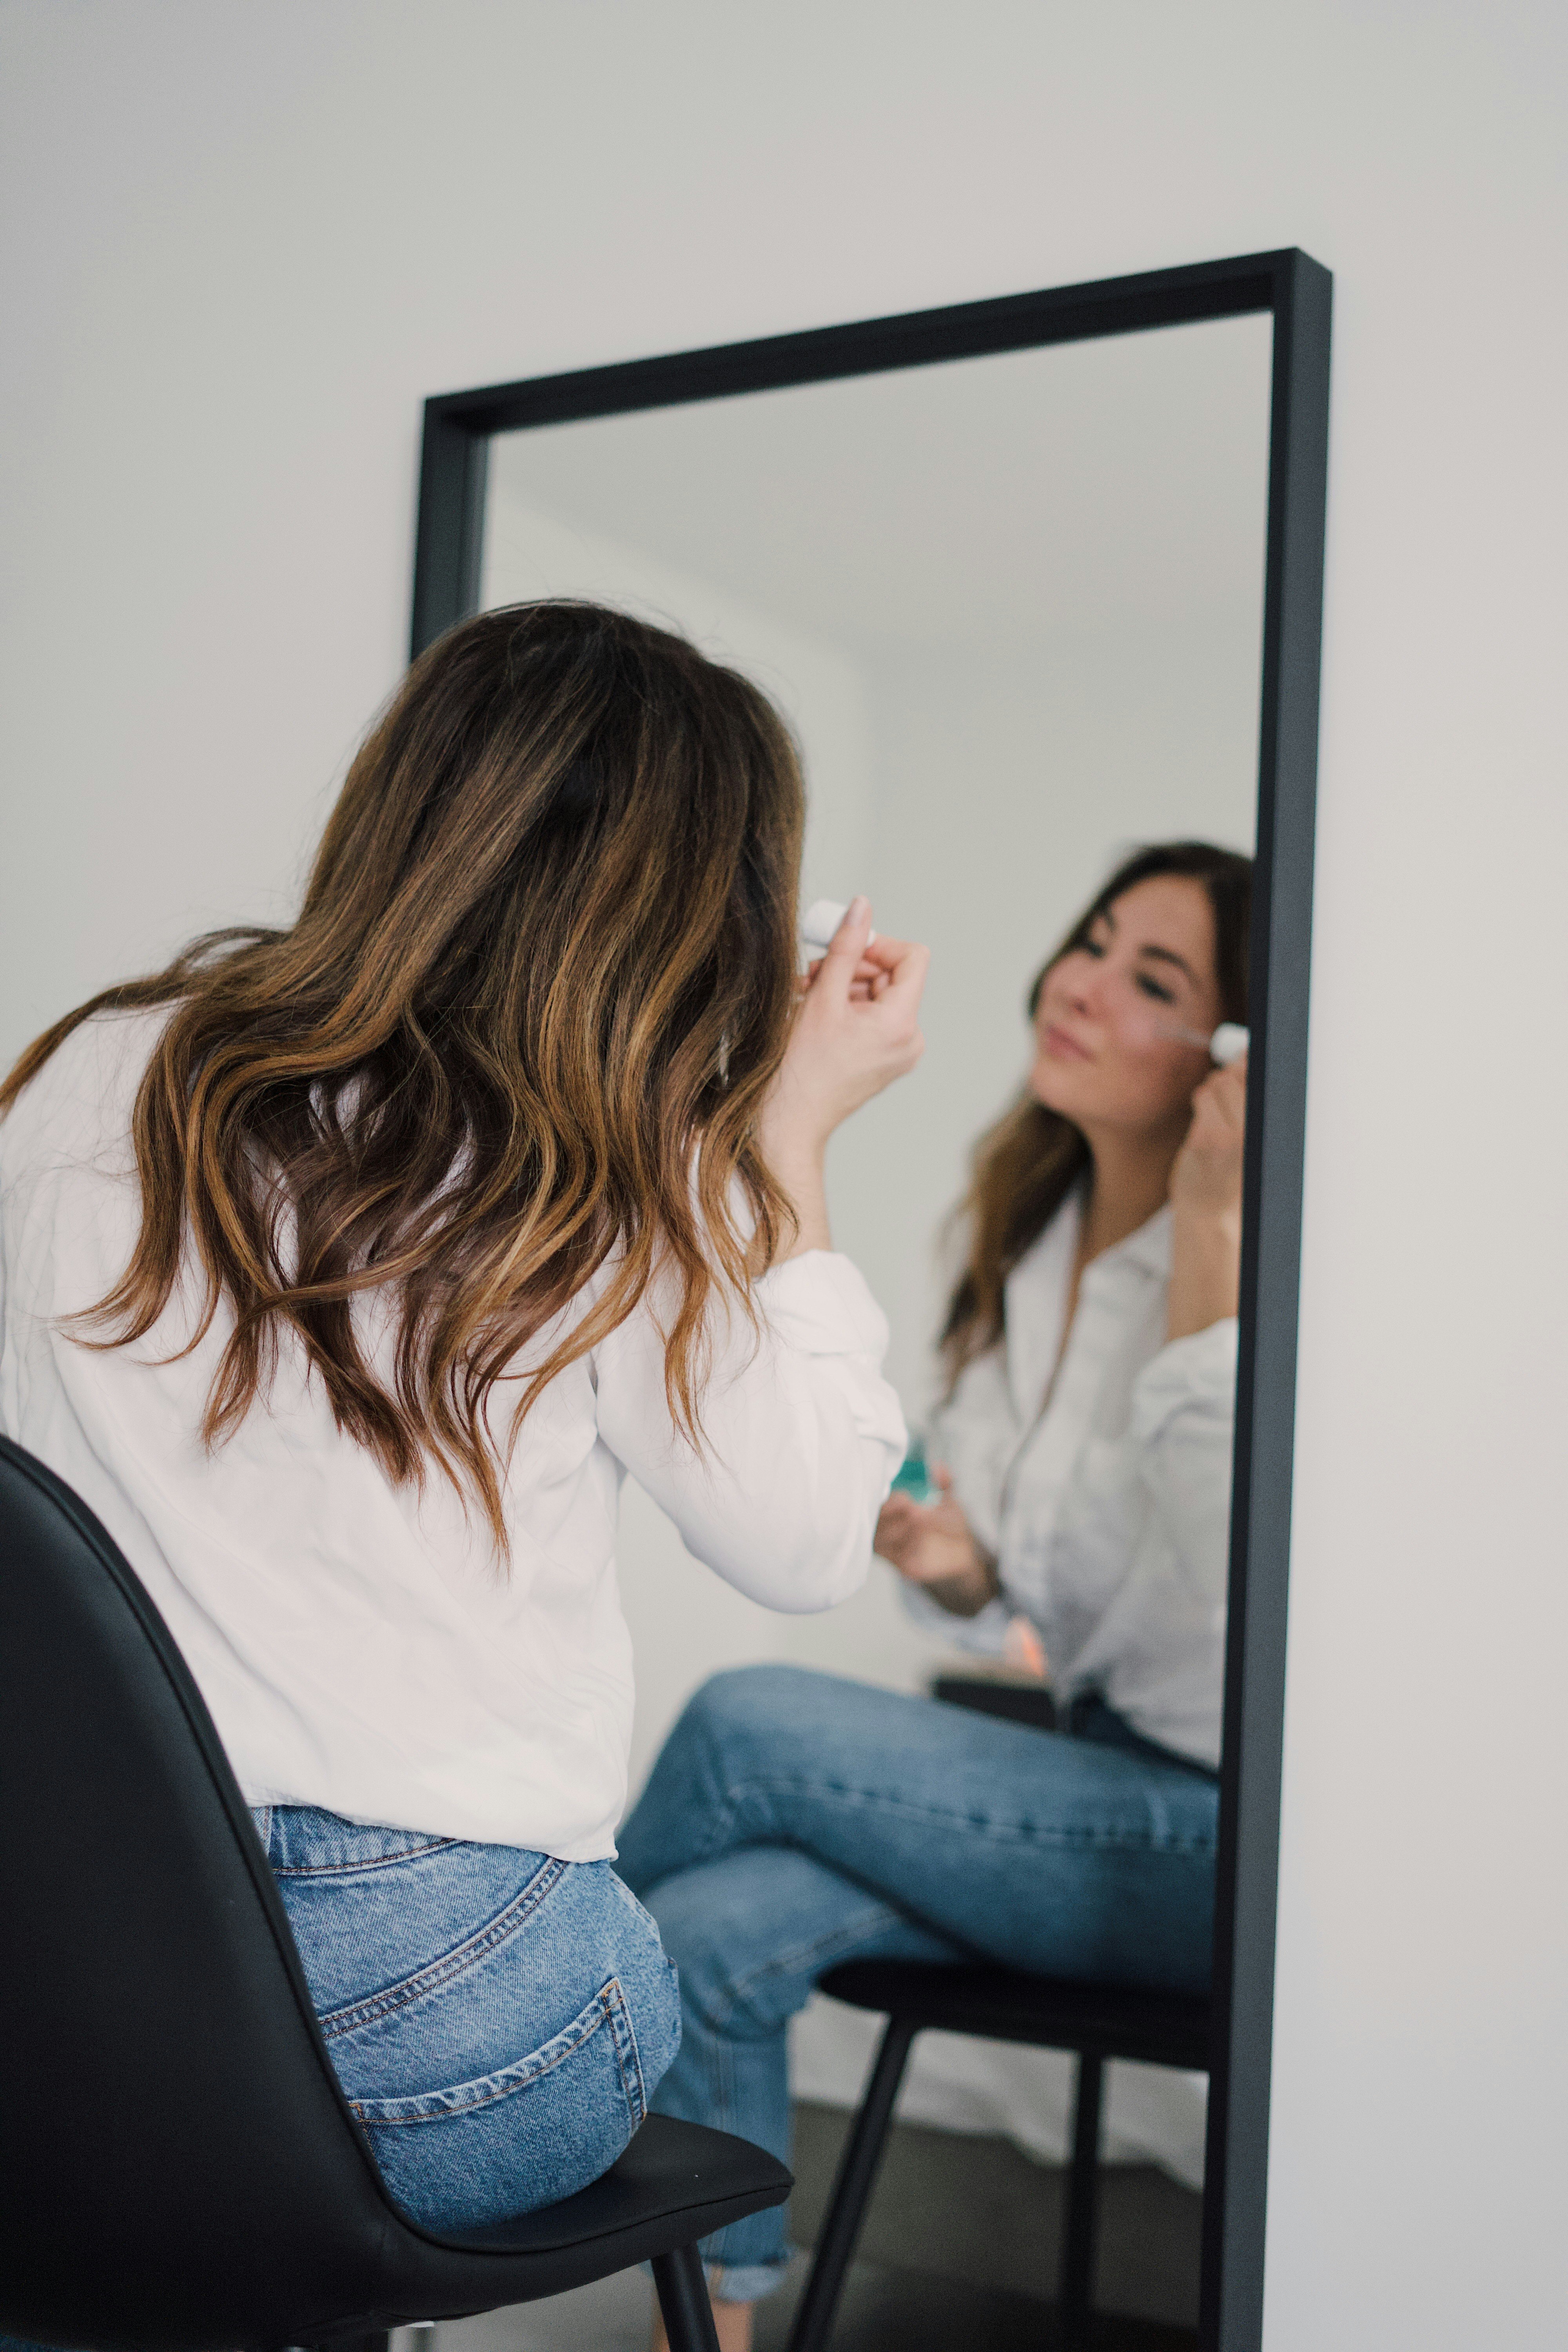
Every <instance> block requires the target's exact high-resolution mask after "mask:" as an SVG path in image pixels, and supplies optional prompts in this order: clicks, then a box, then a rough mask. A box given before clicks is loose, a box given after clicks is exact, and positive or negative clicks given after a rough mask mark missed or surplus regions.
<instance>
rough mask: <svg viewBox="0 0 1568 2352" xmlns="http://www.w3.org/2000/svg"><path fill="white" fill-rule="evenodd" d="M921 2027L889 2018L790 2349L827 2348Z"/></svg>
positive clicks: (806, 2351) (807, 2351) (840, 2169)
mask: <svg viewBox="0 0 1568 2352" xmlns="http://www.w3.org/2000/svg"><path fill="white" fill-rule="evenodd" d="M918 2030H919V2029H918V2028H917V2027H915V2026H913V2025H911V2024H910V2023H909V2022H908V2021H907V2020H906V2019H904V2018H901V2017H890V2018H889V2020H888V2030H887V2032H885V2033H884V2034H883V2036H882V2046H881V2048H880V2049H879V2051H878V2053H877V2063H876V2064H875V2066H873V2068H872V2069H871V2080H870V2084H869V2085H868V2089H867V2092H866V2096H865V2098H864V2099H863V2100H862V2101H861V2104H860V2112H859V2114H858V2116H856V2118H855V2126H854V2129H853V2130H852V2131H851V2133H850V2135H849V2141H848V2145H847V2147H846V2148H845V2150H844V2155H843V2158H842V2159H841V2161H840V2163H839V2167H838V2178H837V2180H836V2181H835V2182H834V2184H833V2194H832V2196H831V2198H830V2199H829V2200H828V2204H827V2214H826V2220H825V2221H824V2222H823V2225H822V2235H821V2237H820V2238H819V2239H818V2241H817V2246H816V2261H815V2262H814V2263H812V2266H811V2275H810V2277H809V2278H808V2279H807V2280H806V2283H805V2294H803V2295H802V2297H801V2299H800V2309H799V2310H798V2311H797V2312H796V2314H795V2326H794V2327H793V2328H792V2329H791V2330H790V2339H789V2352H822V2347H823V2346H824V2345H825V2344H826V2341H827V2337H828V2332H829V2330H830V2329H831V2327H832V2326H833V2318H834V2314H835V2313H836V2312H837V2308H838V2298H839V2296H840V2294H842V2293H843V2291H844V2277H845V2273H846V2272H847V2270H848V2268H849V2262H850V2257H851V2255H852V2254H853V2253H854V2252H855V2245H856V2241H857V2240H858V2237H859V2235H860V2224H861V2222H862V2221H864V2220H865V2218H866V2207H867V2204H868V2201H869V2199H870V2195H871V2190H872V2187H873V2185H874V2184H875V2181H876V2179H877V2167H878V2166H879V2164H880V2162H881V2160H882V2150H883V2147H884V2146H885V2145H886V2142H887V2137H888V2126H889V2124H890V2123H891V2122H892V2119H893V2102H894V2100H895V2099H896V2098H897V2097H898V2095H899V2084H900V2083H901V2082H902V2081H903V2079H904V2069H905V2067H906V2066H907V2065H908V2064H909V2063H910V2045H911V2044H912V2042H913V2041H914V2038H915V2034H916V2032H917V2031H918Z"/></svg>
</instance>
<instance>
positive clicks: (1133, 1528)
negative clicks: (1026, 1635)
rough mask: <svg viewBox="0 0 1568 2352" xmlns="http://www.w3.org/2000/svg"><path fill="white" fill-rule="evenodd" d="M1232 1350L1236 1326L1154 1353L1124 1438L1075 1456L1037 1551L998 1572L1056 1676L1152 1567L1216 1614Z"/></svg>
mask: <svg viewBox="0 0 1568 2352" xmlns="http://www.w3.org/2000/svg"><path fill="white" fill-rule="evenodd" d="M1236 1350H1237V1325H1236V1322H1235V1320H1234V1319H1230V1320H1227V1321H1225V1322H1221V1323H1215V1324H1212V1325H1211V1326H1210V1327H1209V1328H1208V1329H1206V1330H1204V1331H1198V1332H1194V1333H1193V1334H1192V1336H1191V1337H1190V1338H1187V1339H1175V1340H1173V1341H1171V1342H1170V1343H1169V1345H1167V1346H1166V1347H1163V1348H1162V1349H1161V1350H1160V1352H1159V1353H1158V1355H1156V1356H1155V1357H1153V1358H1152V1360H1151V1361H1150V1362H1149V1363H1147V1364H1146V1365H1145V1366H1144V1367H1143V1369H1142V1371H1141V1372H1140V1373H1139V1375H1138V1378H1137V1380H1136V1381H1135V1382H1134V1384H1133V1390H1132V1401H1131V1402H1132V1409H1131V1419H1130V1421H1129V1423H1128V1427H1127V1431H1126V1433H1125V1435H1124V1436H1121V1437H1119V1438H1114V1439H1110V1438H1094V1439H1091V1440H1090V1442H1089V1444H1088V1445H1087V1446H1086V1447H1085V1448H1084V1451H1083V1454H1082V1455H1081V1456H1080V1457H1079V1462H1078V1464H1077V1465H1076V1467H1075V1469H1074V1472H1073V1475H1072V1477H1071V1479H1070V1481H1069V1483H1068V1488H1067V1491H1066V1493H1065V1494H1064V1496H1063V1497H1062V1502H1061V1507H1060V1509H1059V1512H1058V1516H1057V1518H1056V1523H1055V1526H1054V1528H1053V1529H1052V1531H1051V1534H1050V1537H1049V1539H1048V1542H1047V1546H1046V1548H1045V1549H1044V1551H1043V1553H1041V1554H1039V1555H1038V1556H1037V1557H1034V1558H1031V1557H1030V1556H1029V1552H1028V1549H1027V1547H1023V1548H1021V1549H1022V1552H1023V1557H1022V1558H1021V1559H1019V1561H1018V1563H1017V1565H1016V1567H1015V1568H1014V1572H1013V1574H1012V1575H1011V1576H1008V1575H1007V1574H1006V1568H1005V1570H1004V1575H1005V1581H1006V1583H1007V1584H1008V1586H1009V1588H1010V1589H1011V1590H1012V1591H1013V1592H1014V1594H1015V1595H1016V1599H1017V1600H1018V1601H1020V1602H1022V1604H1023V1605H1024V1606H1026V1608H1027V1609H1028V1611H1029V1613H1030V1615H1031V1616H1033V1617H1035V1618H1036V1620H1037V1622H1039V1623H1040V1625H1041V1628H1042V1631H1043V1632H1044V1634H1045V1638H1046V1645H1047V1649H1048V1650H1049V1652H1050V1655H1051V1660H1052V1664H1053V1665H1054V1666H1055V1667H1056V1668H1057V1670H1058V1673H1061V1674H1068V1673H1069V1672H1070V1671H1071V1669H1072V1667H1073V1664H1074V1663H1075V1661H1076V1660H1078V1659H1079V1657H1081V1656H1082V1655H1083V1654H1084V1653H1085V1651H1086V1650H1088V1649H1089V1645H1090V1644H1091V1643H1093V1642H1094V1641H1095V1638H1096V1635H1097V1634H1098V1633H1100V1628H1101V1626H1102V1624H1103V1623H1104V1622H1105V1620H1106V1618H1107V1614H1108V1612H1110V1609H1111V1608H1112V1606H1113V1604H1114V1603H1116V1602H1117V1601H1118V1599H1119V1597H1120V1595H1121V1593H1122V1591H1123V1590H1124V1589H1125V1588H1127V1587H1129V1586H1130V1585H1131V1583H1132V1582H1133V1581H1134V1580H1136V1579H1138V1578H1139V1577H1140V1576H1141V1575H1142V1573H1143V1572H1144V1570H1145V1566H1146V1563H1148V1562H1149V1561H1151V1560H1152V1559H1157V1560H1158V1561H1159V1562H1160V1564H1161V1565H1160V1575H1161V1578H1162V1580H1168V1579H1170V1578H1172V1577H1174V1578H1175V1579H1176V1580H1178V1582H1179V1583H1180V1584H1181V1585H1183V1586H1184V1587H1185V1601H1184V1605H1185V1606H1186V1607H1187V1608H1193V1607H1196V1608H1197V1609H1198V1610H1199V1611H1201V1612H1207V1611H1212V1610H1214V1609H1215V1608H1218V1607H1220V1606H1221V1605H1223V1603H1224V1601H1225V1595H1226V1573H1227V1567H1228V1560H1229V1537H1230V1465H1231V1445H1232V1437H1233V1433H1234V1429H1235V1423H1236ZM1020 1570H1022V1573H1020V1572H1019V1571H1020Z"/></svg>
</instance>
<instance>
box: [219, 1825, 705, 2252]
mask: <svg viewBox="0 0 1568 2352" xmlns="http://www.w3.org/2000/svg"><path fill="white" fill-rule="evenodd" d="M256 1823H257V1827H258V1831H259V1832H260V1834H261V1839H262V1843H263V1844H264V1845H265V1846H266V1848H267V1857H268V1861H269V1862H270V1863H271V1864H272V1868H273V1871H274V1873H275V1874H276V1876H277V1879H278V1885H279V1892H280V1893H281V1895H282V1897H283V1907H284V1909H285V1910H286V1911H287V1912H288V1914H289V1926H290V1927H292V1929H293V1931H294V1940H295V1942H296V1943H297V1944H298V1946H299V1948H300V1959H301V1961H302V1962H303V1964H304V1969H305V1977H306V1980H307V1982H308V1983H309V1985H310V1998H311V2000H312V2001H313V2002H314V2004H315V2008H316V2013H317V2015H318V2017H319V2018H320V2020H321V2031H322V2032H323V2034H324V2035H325V2037H326V2043H327V2050H328V2053H329V2054H330V2056H331V2062H332V2065H333V2068H334V2069H335V2071H336V2074H337V2076H338V2080H339V2081H340V2082H341V2083H342V2086H343V2089H344V2090H345V2091H346V2093H347V2094H348V2097H349V2100H350V2103H351V2105H353V2110H354V2113H355V2114H356V2115H357V2116H358V2117H359V2119H360V2121H361V2123H362V2124H363V2126H364V2128H365V2130H366V2132H367V2133H368V2135H369V2137H370V2142H371V2145H372V2147H374V2151H375V2158H376V2162H377V2164H378V2165H379V2166H380V2168H381V2171H382V2175H383V2178H384V2180H385V2182H386V2185H387V2187H388V2188H389V2189H391V2191H392V2193H393V2195H394V2196H395V2198H396V2199H397V2201H398V2203H399V2204H400V2205H402V2206H403V2207H405V2210H407V2211H408V2212H410V2213H411V2214H413V2215H414V2217H415V2219H416V2221H424V2222H426V2223H427V2224H428V2225H430V2226H432V2227H436V2228H439V2227H440V2226H442V2225H443V2224H447V2225H449V2226H460V2225H465V2224H469V2223H475V2222H481V2221H493V2220H497V2219H499V2218H500V2217H501V2216H503V2215H506V2214H509V2213H526V2212H530V2211H531V2210H533V2208H534V2207H535V2206H538V2205H552V2204H553V2203H554V2202H555V2201H556V2200H557V2199H558V2198H562V2197H567V2196H570V2195H571V2193H572V2191H573V2190H574V2189H582V2188H584V2187H585V2186H586V2185H587V2183H588V2182H589V2181H590V2180H596V2179H598V2177H599V2175H600V2174H601V2173H602V2172H605V2171H607V2170H608V2168H609V2167H610V2166H611V2165H612V2164H613V2163H614V2162H615V2160H616V2157H618V2156H619V2155H620V2153H621V2151H622V2149H623V2148H624V2147H626V2142H627V2141H628V2140H629V2139H630V2138H631V2136H632V2134H633V2133H634V2132H635V2131H636V2130H637V2126H638V2125H639V2124H640V2123H641V2121H642V2119H643V2116H644V2115H645V2114H646V2113H647V2101H648V2097H649V2095H650V2094H651V2093H652V2090H653V2087H654V2085H655V2084H656V2083H658V2079H659V2077H660V2076H661V2075H662V2074H663V2073H664V2072H665V2070H666V2068H667V2067H668V2064H669V2062H670V2060H671V2059H672V2058H673V2057H674V2055H675V2051H676V2045H677V2043H678V2042H679V2038H680V2012H679V1997H678V1994H677V1990H676V1982H675V1971H674V1969H672V1968H671V1966H670V1964H669V1962H668V1959H667V1958H665V1956H664V1953H663V1951H662V1950H661V1949H660V1947H659V1940H658V1929H657V1928H656V1927H655V1926H654V1924H653V1921H652V1920H651V1919H650V1918H649V1917H648V1916H647V1912H646V1911H645V1910H644V1909H643V1907H642V1906H641V1904H640V1903H638V1902H637V1899H636V1897H635V1896H634V1895H632V1894H631V1893H630V1892H629V1891H628V1890H627V1888H626V1886H625V1885H623V1884H622V1882H621V1880H620V1878H619V1877H618V1876H617V1875H616V1872H615V1871H614V1870H613V1869H612V1868H611V1866H610V1864H608V1863H607V1862H588V1863H572V1862H558V1861H556V1860H554V1859H553V1858H552V1856H551V1855H549V1854H543V1853H529V1852H526V1851H524V1850H523V1849H521V1848H519V1847H515V1846H501V1845H476V1844H471V1843H464V1842H462V1841H460V1840H455V1839H451V1838H437V1837H427V1836H425V1835H422V1834H420V1833H419V1832H416V1831H411V1830H389V1829H365V1828H361V1827H358V1826H356V1825H355V1824H354V1823H353V1822H345V1821H342V1820H340V1819H339V1817H338V1816H337V1814H335V1813H327V1812H321V1811H318V1810H317V1809H315V1808H314V1807H311V1806H304V1805H277V1806H270V1807H265V1808H262V1809H261V1810H259V1811H258V1812H257V1814H256Z"/></svg>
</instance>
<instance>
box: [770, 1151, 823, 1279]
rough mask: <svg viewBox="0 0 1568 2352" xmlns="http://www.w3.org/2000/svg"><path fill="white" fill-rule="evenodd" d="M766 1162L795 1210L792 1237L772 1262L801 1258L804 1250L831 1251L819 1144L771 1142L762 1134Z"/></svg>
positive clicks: (821, 1155)
mask: <svg viewBox="0 0 1568 2352" xmlns="http://www.w3.org/2000/svg"><path fill="white" fill-rule="evenodd" d="M763 1150H764V1151H765V1152H766V1154H767V1160H768V1165H769V1167H770V1168H771V1169H772V1171H773V1175H774V1177H775V1178H776V1180H777V1181H778V1184H779V1186H780V1188H781V1190H782V1191H783V1192H784V1197H785V1199H786V1200H787V1201H788V1202H789V1204H790V1207H791V1209H792V1210H793V1211H794V1212H795V1238H794V1240H793V1242H786V1244H785V1246H784V1248H783V1249H781V1250H780V1252H779V1254H778V1258H777V1259H776V1260H775V1261H774V1262H775V1264H782V1262H783V1261H784V1259H785V1258H791V1257H800V1256H802V1255H804V1254H805V1251H807V1250H830V1249H831V1248H832V1247H833V1234H832V1232H831V1231H830V1229H829V1226H828V1223H827V1187H826V1180H825V1176H824V1171H823V1158H824V1153H823V1150H822V1148H821V1147H820V1146H816V1147H814V1146H812V1145H810V1144H805V1145H797V1144H794V1143H793V1142H791V1141H790V1140H789V1139H774V1140H772V1141H770V1140H769V1139H767V1138H766V1136H765V1135H764V1139H763Z"/></svg>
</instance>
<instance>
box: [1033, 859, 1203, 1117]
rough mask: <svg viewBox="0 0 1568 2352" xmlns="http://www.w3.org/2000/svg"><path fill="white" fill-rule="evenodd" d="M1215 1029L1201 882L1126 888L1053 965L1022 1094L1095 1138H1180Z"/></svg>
mask: <svg viewBox="0 0 1568 2352" xmlns="http://www.w3.org/2000/svg"><path fill="white" fill-rule="evenodd" d="M1220 1017H1221V1006H1220V995H1219V986H1218V982H1216V980H1215V929H1214V912H1213V909H1212V908H1211V907H1210V905H1209V899H1208V893H1207V891H1206V890H1205V888H1204V886H1203V884H1202V883H1201V882H1194V881H1192V880H1190V879H1189V878H1188V877H1185V876H1184V875H1173V874H1162V875H1156V876H1154V877H1152V878H1151V879H1150V880H1148V881H1146V882H1135V883H1134V884H1133V885H1132V887H1131V889H1130V890H1124V891H1123V892H1122V894H1121V897H1120V898H1116V899H1113V900H1112V902H1111V904H1110V907H1109V908H1107V909H1106V911H1105V913H1104V914H1102V915H1097V916H1096V918H1095V919H1094V921H1093V923H1092V924H1091V925H1090V927H1089V933H1088V935H1087V937H1086V939H1085V940H1084V941H1083V942H1082V943H1081V944H1080V945H1079V946H1078V947H1075V948H1069V949H1068V952H1067V954H1066V955H1064V956H1062V957H1060V958H1059V959H1058V961H1057V962H1055V963H1054V964H1052V966H1051V968H1050V970H1049V971H1047V974H1046V976H1045V979H1044V981H1043V982H1041V986H1040V996H1039V1003H1038V1004H1037V1006H1036V1008H1035V1061H1034V1066H1033V1068H1032V1069H1031V1070H1030V1072H1029V1079H1028V1084H1029V1091H1030V1093H1031V1094H1032V1095H1033V1096H1034V1097H1035V1098H1036V1100H1037V1102H1042V1103H1044V1104H1045V1105H1046V1107H1047V1109H1049V1110H1054V1111H1059V1112H1060V1113H1061V1115H1062V1117H1063V1118H1070V1119H1071V1120H1072V1121H1073V1124H1074V1125H1075V1126H1077V1127H1080V1128H1082V1129H1084V1131H1085V1133H1086V1134H1089V1135H1090V1136H1091V1138H1092V1131H1093V1130H1094V1129H1097V1128H1099V1129H1116V1130H1120V1131H1121V1132H1122V1133H1125V1134H1128V1135H1137V1134H1148V1135H1151V1136H1152V1135H1155V1134H1157V1133H1159V1132H1161V1131H1162V1130H1163V1129H1173V1130H1174V1131H1176V1132H1178V1133H1179V1132H1180V1131H1181V1129H1183V1128H1184V1123H1185V1120H1186V1116H1187V1107H1188V1105H1189V1103H1190V1102H1191V1100H1192V1096H1193V1089H1194V1087H1196V1086H1198V1085H1199V1084H1201V1082H1202V1081H1203V1079H1204V1078H1205V1077H1206V1076H1207V1075H1208V1072H1209V1068H1210V1063H1209V1057H1208V1053H1207V1050H1206V1047H1205V1045H1201V1044H1200V1045H1194V1044H1192V1043H1191V1042H1190V1041H1189V1040H1186V1039H1184V1038H1183V1037H1182V1036H1181V1034H1179V1033H1180V1032H1181V1031H1183V1030H1187V1031H1189V1032H1191V1033H1192V1034H1193V1035H1194V1036H1196V1037H1199V1038H1203V1039H1206V1038H1207V1037H1208V1036H1209V1035H1210V1034H1212V1033H1213V1031H1214V1030H1215V1028H1216V1027H1217V1026H1218V1024H1219V1021H1220Z"/></svg>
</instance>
